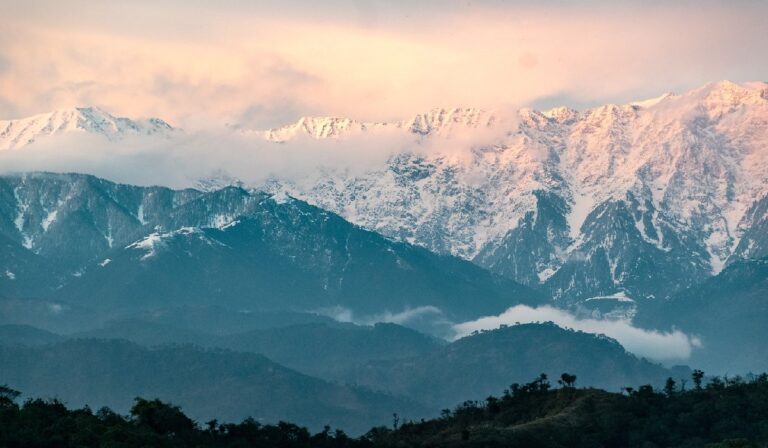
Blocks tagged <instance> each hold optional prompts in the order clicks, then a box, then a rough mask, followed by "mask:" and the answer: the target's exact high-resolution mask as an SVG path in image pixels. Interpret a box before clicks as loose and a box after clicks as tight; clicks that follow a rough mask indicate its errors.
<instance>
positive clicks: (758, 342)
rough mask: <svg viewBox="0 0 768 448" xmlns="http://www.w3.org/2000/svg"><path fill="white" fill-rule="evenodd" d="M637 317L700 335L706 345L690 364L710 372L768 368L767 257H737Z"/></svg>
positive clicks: (649, 324) (642, 322)
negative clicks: (767, 341) (767, 323)
mask: <svg viewBox="0 0 768 448" xmlns="http://www.w3.org/2000/svg"><path fill="white" fill-rule="evenodd" d="M636 321H637V322H638V324H640V325H644V326H646V327H652V328H672V327H676V328H680V329H681V330H683V331H685V332H687V333H689V334H693V335H697V336H698V337H699V338H700V339H701V345H702V347H701V348H700V349H698V350H695V351H694V352H693V357H692V358H691V360H690V363H691V365H695V366H701V367H702V368H704V369H707V370H708V371H710V372H712V373H715V372H717V373H721V374H727V373H730V374H733V373H744V372H762V371H765V370H768V347H767V346H766V344H765V341H766V340H768V326H767V325H766V322H768V258H761V259H755V260H741V261H736V262H734V263H732V264H731V265H730V266H728V267H727V268H725V270H723V272H721V273H720V274H719V275H717V276H715V277H712V278H711V279H709V280H707V281H705V282H704V283H702V284H701V285H699V286H697V287H694V288H691V289H689V290H685V291H682V292H681V293H679V294H677V295H676V296H675V297H673V298H672V299H669V300H667V301H663V302H659V303H656V304H654V306H653V307H649V308H648V309H647V310H645V311H644V312H641V313H639V314H638V316H637V318H636Z"/></svg>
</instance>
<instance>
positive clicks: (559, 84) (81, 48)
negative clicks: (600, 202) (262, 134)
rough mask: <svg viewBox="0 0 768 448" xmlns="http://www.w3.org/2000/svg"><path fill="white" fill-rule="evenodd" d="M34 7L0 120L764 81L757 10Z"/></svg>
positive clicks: (498, 102) (253, 113)
mask: <svg viewBox="0 0 768 448" xmlns="http://www.w3.org/2000/svg"><path fill="white" fill-rule="evenodd" d="M48 3H49V4H47V5H45V4H44V3H38V2H35V1H30V2H23V4H21V3H19V4H17V5H8V8H7V11H8V14H5V15H4V17H3V18H0V25H2V26H3V29H4V30H6V32H5V33H4V37H0V60H2V61H5V62H4V63H3V66H4V67H5V69H4V70H0V118H11V116H10V114H14V115H18V114H21V115H26V114H32V113H35V112H41V111H46V110H50V109H54V108H60V107H69V106H72V105H84V104H88V105H90V104H94V105H98V106H101V107H103V108H105V109H107V110H111V111H114V112H116V113H119V114H124V115H131V116H136V115H138V116H142V115H157V116H161V117H163V118H166V119H168V120H170V121H172V122H173V123H175V124H179V125H182V126H185V127H190V126H200V125H201V124H204V123H211V122H212V121H215V122H217V123H222V122H229V123H234V122H238V123H239V122H245V124H246V125H251V126H255V127H264V126H272V125H275V124H277V123H276V119H277V118H279V119H280V120H282V121H288V118H289V117H291V118H295V116H296V115H306V114H322V115H346V116H353V117H359V118H362V119H374V120H375V119H393V118H401V117H403V116H407V115H410V114H412V113H415V112H420V111H423V110H425V109H429V108H432V107H439V106H446V107H453V106H475V107H486V108H499V107H507V106H510V105H525V104H537V103H538V102H541V101H542V99H546V101H550V102H552V101H558V100H561V99H562V100H565V99H566V98H567V99H568V100H569V101H573V102H576V103H579V104H581V103H590V102H591V103H599V102H605V101H628V100H631V99H638V98H642V97H645V96H655V95H657V94H658V93H661V92H663V91H666V90H670V89H675V90H682V89H687V88H690V87H694V86H698V85H701V84H704V83H706V82H709V81H712V80H717V79H722V78H730V79H734V80H737V81H740V80H749V79H759V78H760V77H761V75H762V74H764V73H766V70H768V60H766V59H765V58H759V57H755V56H756V55H759V54H761V53H762V48H761V45H762V42H764V41H765V40H766V37H768V36H766V31H765V27H764V21H763V20H762V18H763V17H765V16H766V13H768V6H766V4H765V3H761V2H742V3H737V4H736V5H735V6H734V5H733V4H732V3H725V2H723V3H717V2H695V3H694V2H691V3H682V4H678V5H676V6H667V5H666V4H664V3H656V2H642V3H637V4H631V3H626V2H623V3H621V4H620V6H602V7H599V6H597V5H596V4H595V3H593V2H584V3H582V4H579V5H577V6H573V5H571V4H560V3H557V2H545V3H544V4H543V6H539V7H534V6H521V3H511V4H509V5H507V6H495V7H494V6H493V3H492V2H479V3H477V5H479V6H476V7H473V8H468V7H463V8H462V7H459V6H457V5H458V3H459V2H448V3H447V4H446V3H444V2H427V3H426V4H425V6H422V7H421V8H415V7H414V8H410V7H408V5H406V4H403V3H397V2H394V3H393V4H390V6H385V5H386V4H385V3H381V2H368V3H365V5H367V7H365V8H364V7H362V6H359V5H358V2H351V3H345V2H331V3H329V4H327V5H324V7H323V8H322V9H323V10H322V11H318V9H317V7H316V6H314V7H313V3H310V2H307V3H302V2H296V1H294V2H288V6H286V7H285V9H284V10H280V9H279V8H277V7H274V6H271V7H267V6H264V5H260V6H259V7H254V6H248V2H231V3H230V2H228V3H227V4H226V6H218V7H216V6H213V5H214V4H212V3H206V2H191V3H183V4H182V3H179V2H173V1H165V2H137V3H135V4H130V3H126V4H124V5H119V6H115V4H112V6H105V5H102V4H92V3H89V4H88V5H85V4H81V3H78V2H74V4H73V3H70V2H66V5H67V6H55V5H50V2H48ZM352 4H355V5H358V6H354V7H353V6H352ZM20 5H21V6H20ZM44 5H45V7H43V6H44ZM73 5H74V6H73ZM78 5H79V7H78ZM442 5H447V6H442ZM86 6H88V7H87V8H86ZM57 8H58V9H57ZM313 8H314V9H313ZM70 10H71V11H70ZM75 12H78V14H75ZM315 13H317V14H316V17H315V18H311V16H312V15H313V14H315ZM126 18H128V20H126Z"/></svg>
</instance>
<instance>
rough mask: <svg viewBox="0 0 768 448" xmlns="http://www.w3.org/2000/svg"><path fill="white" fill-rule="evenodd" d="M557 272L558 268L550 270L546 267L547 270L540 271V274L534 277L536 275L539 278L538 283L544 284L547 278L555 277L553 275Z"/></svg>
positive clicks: (550, 268)
mask: <svg viewBox="0 0 768 448" xmlns="http://www.w3.org/2000/svg"><path fill="white" fill-rule="evenodd" d="M557 271H558V268H552V267H548V268H546V269H544V270H543V271H541V272H539V273H537V274H536V275H538V276H539V282H540V283H544V282H546V281H547V280H549V278H550V277H552V276H553V275H555V273H556V272H557Z"/></svg>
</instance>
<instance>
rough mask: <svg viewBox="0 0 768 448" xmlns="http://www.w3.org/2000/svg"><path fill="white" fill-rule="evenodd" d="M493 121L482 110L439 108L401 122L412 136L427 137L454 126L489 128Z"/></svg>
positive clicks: (492, 116) (487, 113)
mask: <svg viewBox="0 0 768 448" xmlns="http://www.w3.org/2000/svg"><path fill="white" fill-rule="evenodd" d="M494 121H495V117H494V115H493V114H491V113H489V112H486V111H484V110H482V109H474V108H453V109H445V108H440V109H432V110H430V111H429V112H427V113H424V114H418V115H416V116H415V117H413V118H412V119H410V120H406V121H405V122H403V127H405V128H407V129H408V130H410V131H411V132H413V133H414V134H420V135H427V134H433V133H439V132H445V131H450V130H451V129H452V128H454V127H456V126H459V127H467V128H477V127H484V126H490V125H492V124H493V123H494Z"/></svg>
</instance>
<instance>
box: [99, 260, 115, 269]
mask: <svg viewBox="0 0 768 448" xmlns="http://www.w3.org/2000/svg"><path fill="white" fill-rule="evenodd" d="M111 262H112V260H111V259H109V258H105V259H104V261H102V262H101V263H99V266H101V267H102V268H103V267H104V266H106V265H108V264H109V263H111Z"/></svg>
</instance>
